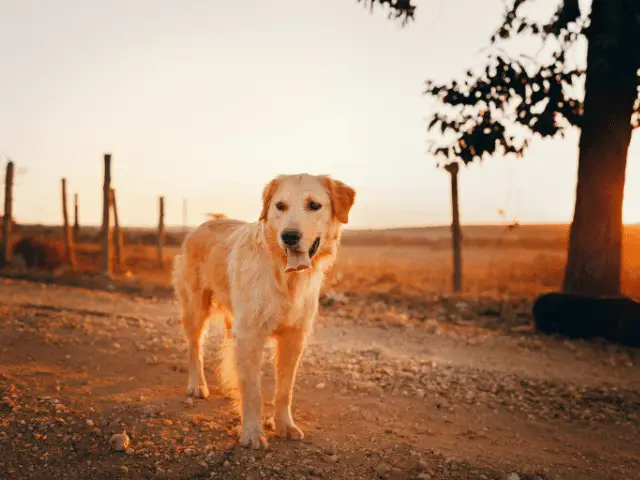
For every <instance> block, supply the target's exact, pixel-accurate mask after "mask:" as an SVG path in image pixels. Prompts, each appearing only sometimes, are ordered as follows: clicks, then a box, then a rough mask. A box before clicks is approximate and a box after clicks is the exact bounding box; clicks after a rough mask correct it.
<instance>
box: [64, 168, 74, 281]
mask: <svg viewBox="0 0 640 480" xmlns="http://www.w3.org/2000/svg"><path fill="white" fill-rule="evenodd" d="M62 221H63V224H62V225H63V230H62V233H63V234H64V248H65V255H66V257H67V263H68V264H69V266H70V267H71V268H72V269H73V268H75V266H76V252H75V250H74V248H73V237H72V235H71V227H70V226H69V212H68V209H67V179H66V178H63V179H62Z"/></svg>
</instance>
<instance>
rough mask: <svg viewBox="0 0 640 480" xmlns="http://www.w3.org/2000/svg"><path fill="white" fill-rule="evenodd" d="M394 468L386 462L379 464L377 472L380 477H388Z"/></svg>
mask: <svg viewBox="0 0 640 480" xmlns="http://www.w3.org/2000/svg"><path fill="white" fill-rule="evenodd" d="M392 468H393V467H392V466H391V465H389V464H388V463H386V462H382V463H381V464H379V465H378V466H377V467H376V469H375V471H376V474H377V475H378V476H379V477H386V476H387V474H388V473H389V472H390V471H391V469H392Z"/></svg>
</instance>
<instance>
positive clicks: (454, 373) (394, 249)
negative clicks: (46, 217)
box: [0, 226, 640, 480]
mask: <svg viewBox="0 0 640 480" xmlns="http://www.w3.org/2000/svg"><path fill="white" fill-rule="evenodd" d="M20 233H21V234H24V233H25V232H24V231H22V232H20ZM40 233H42V232H40ZM48 235H49V236H50V237H52V238H54V237H56V236H57V235H58V232H56V231H50V232H48ZM91 235H92V234H91V232H88V233H86V235H85V237H86V238H89V239H90V238H91ZM144 235H145V234H144V232H128V236H127V242H128V245H127V247H126V259H127V261H126V264H125V265H124V266H123V267H122V268H121V269H120V270H119V271H118V272H117V273H116V275H115V277H114V278H113V279H112V280H109V279H105V278H102V277H100V276H98V275H97V274H96V269H97V265H98V261H99V251H98V247H97V245H96V244H95V243H91V242H86V241H85V242H83V243H81V244H80V245H78V259H79V264H80V266H79V271H78V272H76V273H73V274H71V273H60V272H57V273H55V274H52V273H46V272H39V273H38V272H27V273H25V272H19V271H15V270H6V271H5V272H4V274H5V278H4V279H3V280H0V282H1V283H0V338H2V342H0V478H11V479H14V478H47V479H57V478H82V479H88V478H185V479H186V478H191V479H204V478H225V479H226V478H228V479H242V478H247V479H249V478H251V479H262V478H265V479H272V478H281V479H307V480H310V479H343V478H344V479H375V478H388V479H432V480H436V479H484V480H486V479H509V480H516V479H521V480H522V479H527V480H533V479H563V480H571V479H575V480H583V479H584V480H589V479H594V480H595V479H620V480H622V479H625V480H627V479H634V478H638V479H640V368H639V367H638V364H639V363H640V354H639V352H638V350H637V349H632V348H626V347H620V346H616V345H612V344H608V343H606V342H604V341H600V340H593V341H569V340H565V339H562V338H556V337H548V336H543V335H538V334H537V333H535V332H534V330H533V328H532V319H531V314H530V308H531V301H532V299H533V298H534V297H535V296H536V295H537V294H539V293H541V292H543V291H548V290H553V289H557V288H558V287H559V285H560V282H561V280H562V273H563V272H562V269H563V265H564V256H565V246H566V236H567V231H566V227H563V226H535V227H534V226H524V227H519V228H516V229H514V230H508V229H506V228H504V227H467V228H465V230H464V235H465V239H464V240H465V244H464V251H463V263H464V288H465V291H464V293H463V294H462V295H459V296H453V295H451V294H450V277H451V271H450V264H451V258H450V257H451V255H450V250H449V237H448V231H447V229H445V228H432V229H404V230H389V231H367V232H365V231H348V232H346V233H345V236H344V239H343V246H342V247H341V251H340V256H339V261H338V263H337V265H336V266H335V268H334V269H333V270H332V272H331V274H330V275H329V278H328V279H327V284H326V288H325V293H324V294H323V298H322V308H321V319H320V320H319V322H318V325H317V329H316V331H315V332H314V334H313V336H312V338H311V341H310V345H309V348H308V351H307V352H306V354H305V357H304V360H303V364H302V366H301V370H300V373H299V377H298V378H299V381H298V384H297V389H296V392H295V398H294V416H296V417H297V419H298V422H299V424H300V426H301V427H302V428H303V430H305V432H306V434H307V437H306V438H305V440H304V441H303V442H302V443H295V442H292V441H288V440H281V439H275V438H273V439H271V441H270V449H269V450H268V451H258V452H254V451H245V450H243V449H241V448H239V447H237V446H236V445H235V438H234V437H233V435H232V430H233V427H234V425H236V424H237V423H238V418H237V416H236V415H235V413H234V412H233V411H232V409H231V406H230V405H229V404H228V402H227V400H226V399H225V398H224V397H222V396H221V392H220V391H219V389H218V386H217V382H216V380H215V376H214V370H215V349H216V345H217V339H218V331H217V329H215V328H214V329H212V331H211V332H210V335H209V338H208V342H207V356H206V371H207V375H208V378H209V381H210V387H211V389H212V397H211V398H210V399H208V400H197V401H188V400H187V399H186V397H185V396H184V393H185V391H186V373H185V366H186V353H185V352H186V345H185V342H184V341H183V339H182V336H181V332H180V327H179V318H178V316H177V308H176V305H175V302H174V301H173V298H172V295H171V291H170V288H169V285H168V278H169V277H168V273H169V268H170V264H171V257H172V255H173V254H175V252H176V250H177V247H175V246H172V247H168V248H167V249H166V252H165V253H166V256H167V258H166V262H165V263H166V264H167V266H166V268H165V269H159V268H157V267H156V265H155V262H154V255H155V250H154V247H153V246H152V245H149V244H148V243H149V239H150V238H151V237H149V235H148V234H147V236H146V237H144ZM172 236H173V238H172V241H173V243H178V242H179V240H180V238H179V235H177V234H175V235H172ZM624 248H625V268H624V275H623V277H624V279H623V282H624V289H625V292H626V293H627V294H628V295H631V296H634V297H638V298H640V227H628V228H627V230H626V232H625V244H624ZM9 277H13V278H9ZM264 380H265V383H264V388H265V392H266V393H268V394H269V393H271V392H272V382H273V375H272V373H271V370H270V357H269V358H267V363H266V365H265V375H264ZM267 398H268V396H267ZM265 408H266V410H267V411H268V410H269V408H270V406H269V404H267V405H266V406H265ZM123 430H126V431H127V432H128V434H129V436H130V437H131V448H130V450H129V451H128V452H115V451H113V450H112V449H111V448H110V446H109V438H110V436H111V435H112V434H114V433H119V432H122V431H123Z"/></svg>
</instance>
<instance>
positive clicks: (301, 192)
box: [173, 174, 355, 448]
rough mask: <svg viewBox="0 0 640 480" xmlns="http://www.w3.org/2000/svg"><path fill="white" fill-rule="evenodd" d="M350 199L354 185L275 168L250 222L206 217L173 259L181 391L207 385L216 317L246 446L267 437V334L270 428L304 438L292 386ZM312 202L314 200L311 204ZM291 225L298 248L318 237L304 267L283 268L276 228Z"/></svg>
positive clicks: (200, 392) (224, 371)
mask: <svg viewBox="0 0 640 480" xmlns="http://www.w3.org/2000/svg"><path fill="white" fill-rule="evenodd" d="M354 199H355V191H354V190H353V189H352V188H350V187H349V186H347V185H345V184H344V183H342V182H340V181H338V180H334V179H331V178H329V177H328V176H313V175H308V174H300V175H283V176H279V177H277V178H275V179H274V180H272V181H271V182H270V183H269V184H267V186H266V187H265V189H264V191H263V205H262V211H261V213H260V217H259V221H258V222H255V223H245V222H240V221H235V220H229V219H226V218H218V219H215V220H210V221H207V222H205V223H204V224H202V225H200V226H199V227H198V228H197V229H196V230H194V231H193V232H191V233H190V234H189V235H188V236H187V238H186V239H185V241H184V243H183V246H182V251H181V253H180V255H178V256H177V257H176V259H175V263H174V270H173V285H174V289H175V292H176V295H177V298H178V300H179V303H180V306H181V310H182V325H183V328H184V331H185V334H186V337H187V341H188V344H189V359H188V361H189V374H188V385H187V391H188V394H190V395H194V396H198V397H207V396H208V394H209V391H208V387H207V382H206V380H205V377H204V371H203V365H202V350H201V339H202V334H203V331H204V328H205V326H206V323H207V320H208V318H209V317H210V316H217V317H221V318H222V319H223V320H224V325H225V338H224V345H223V348H222V353H223V354H222V358H221V365H220V377H221V381H222V384H223V385H225V386H226V387H227V389H228V391H229V393H230V394H231V395H232V397H234V398H235V399H237V401H238V404H239V407H240V413H241V417H242V433H241V443H242V445H244V446H251V447H254V448H258V447H260V446H266V438H265V435H264V431H263V426H262V396H261V392H260V370H261V363H262V353H263V347H264V345H265V342H266V340H267V339H268V338H269V337H272V338H274V340H275V342H276V395H275V401H274V405H275V416H274V424H275V430H276V434H278V435H280V436H288V437H290V438H294V439H301V438H302V437H303V433H302V431H301V430H300V429H299V428H298V427H297V426H296V424H295V423H294V421H293V418H292V416H291V398H292V391H293V385H294V382H295V376H296V371H297V368H298V363H299V360H300V357H301V355H302V351H303V349H304V345H305V342H306V337H307V335H308V334H309V332H310V331H311V328H312V324H313V321H314V318H315V316H316V314H317V311H318V297H319V294H320V287H321V285H322V281H323V279H324V273H325V272H326V270H327V269H328V268H329V267H330V266H331V265H332V264H333V261H334V260H335V255H336V249H337V246H338V243H339V239H340V227H341V224H343V223H347V222H348V216H349V210H350V209H351V206H352V205H353V202H354ZM314 202H315V203H316V204H319V205H320V208H319V209H316V210H313V209H312V208H311V204H312V203H314ZM315 206H317V205H315ZM292 228H293V229H296V230H297V231H299V232H300V233H301V234H302V238H301V240H300V242H299V245H298V247H299V248H300V249H301V250H302V251H304V252H307V251H309V249H312V245H313V242H314V239H316V238H320V244H319V248H318V249H317V252H316V253H315V255H313V256H312V257H311V261H310V268H308V269H306V270H302V271H299V272H295V273H284V272H285V267H286V263H287V249H286V247H287V246H286V245H285V244H284V243H282V240H281V233H282V232H283V231H285V230H287V229H292Z"/></svg>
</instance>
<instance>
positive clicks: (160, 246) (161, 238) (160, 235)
mask: <svg viewBox="0 0 640 480" xmlns="http://www.w3.org/2000/svg"><path fill="white" fill-rule="evenodd" d="M158 265H159V266H160V268H164V197H160V213H159V217H158Z"/></svg>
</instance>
